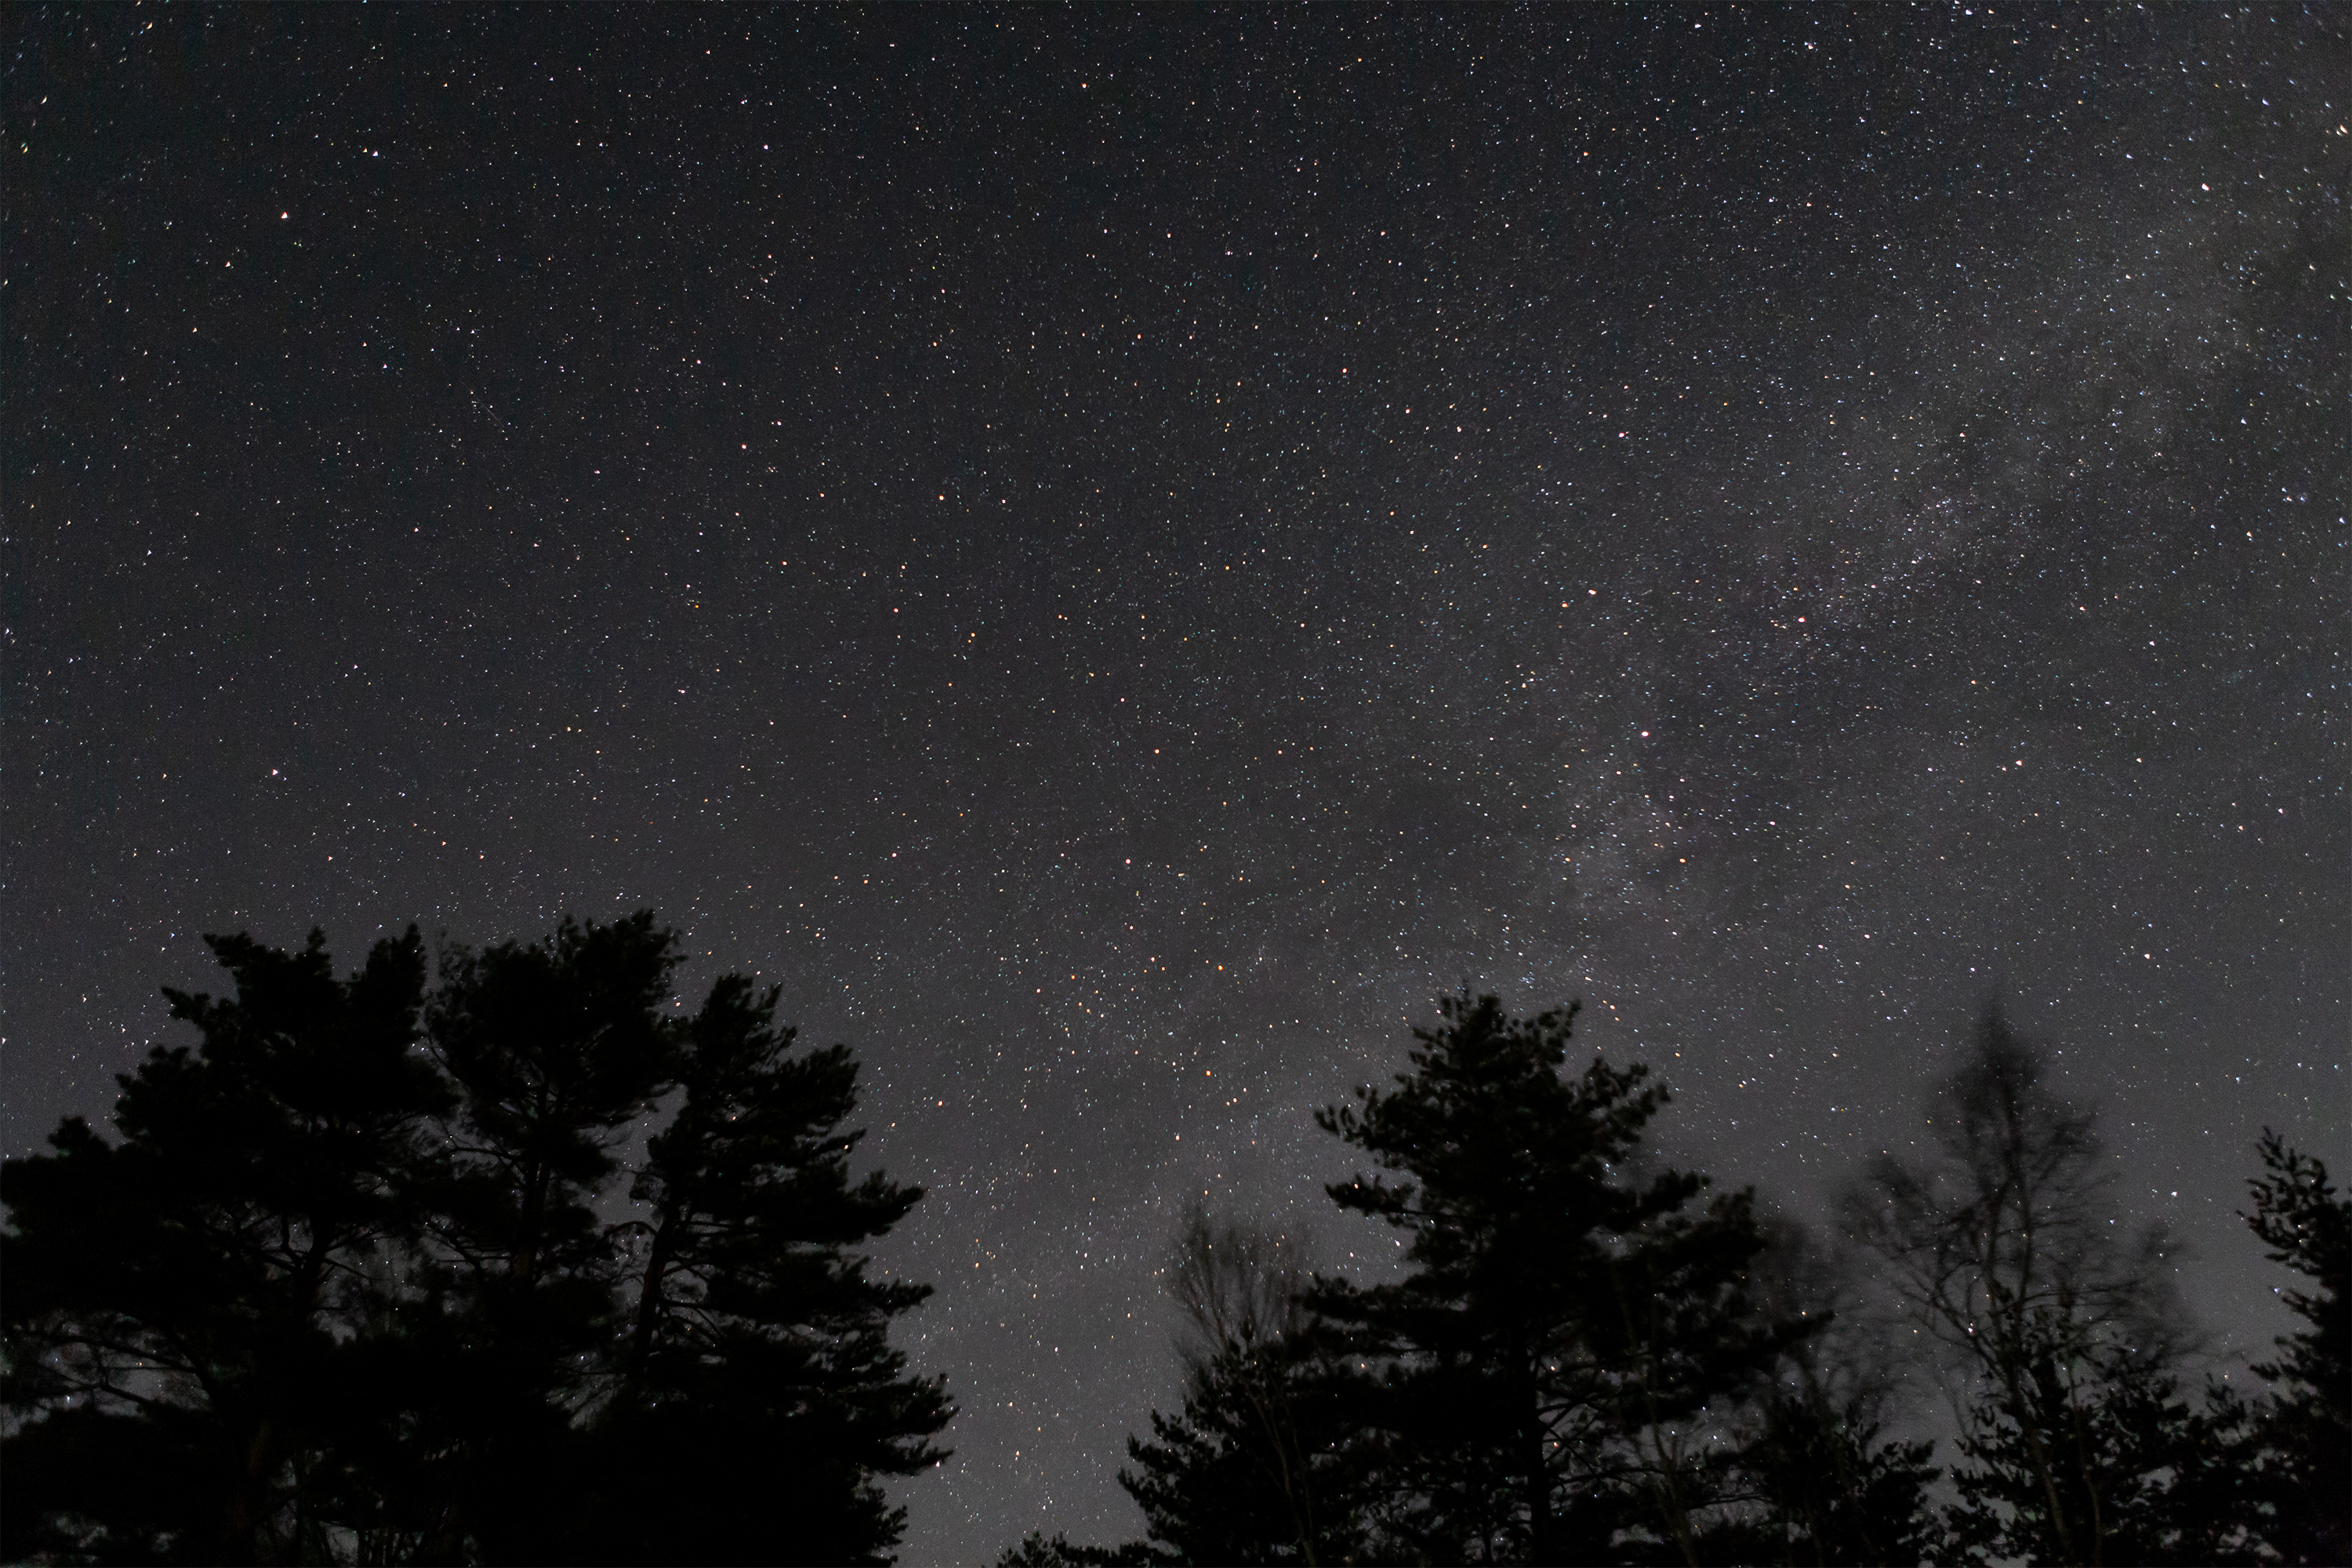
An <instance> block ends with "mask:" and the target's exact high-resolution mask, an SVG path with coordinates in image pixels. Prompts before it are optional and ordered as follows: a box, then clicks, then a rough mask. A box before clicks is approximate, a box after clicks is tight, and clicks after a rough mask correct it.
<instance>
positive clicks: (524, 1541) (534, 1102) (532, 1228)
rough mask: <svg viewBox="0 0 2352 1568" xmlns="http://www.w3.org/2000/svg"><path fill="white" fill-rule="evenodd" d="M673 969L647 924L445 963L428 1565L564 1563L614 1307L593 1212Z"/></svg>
mask: <svg viewBox="0 0 2352 1568" xmlns="http://www.w3.org/2000/svg"><path fill="white" fill-rule="evenodd" d="M678 959H679V954H678V952H677V939H676V937H675V936H674V935H673V934H672V933H671V932H669V931H666V930H663V929H662V928H660V927H659V926H657V925H656V924H655V921H654V917H653V915H652V913H651V912H650V911H640V912H639V913H636V914H634V915H631V916H628V917H626V918H625V919H623V920H619V921H614V922H613V923H612V924H610V925H598V924H595V923H593V922H588V923H582V922H577V921H571V920H566V921H563V922H562V925H560V926H559V927H558V928H557V930H556V931H555V933H554V934H553V936H552V937H551V938H550V939H548V940H546V941H544V942H529V943H524V942H499V943H496V944H493V945H491V946H489V947H486V948H484V949H482V950H481V951H479V952H472V951H468V950H466V949H463V948H453V949H451V950H449V951H448V952H446V953H445V954H444V955H443V959H442V966H441V967H442V973H441V983H440V985H439V987H438V988H437V990H436V993H435V994H434V996H433V998H432V1001H431V1004H430V1005H429V1006H428V1007H427V1009H426V1014H425V1021H426V1026H427V1028H428V1030H429V1033H430V1037H431V1041H432V1046H433V1049H434V1052H435V1054H436V1056H437V1057H438V1058H439V1059H440V1061H441V1064H442V1066H443V1067H444V1068H446V1070H447V1072H448V1075H449V1077H450V1079H453V1080H454V1082H455V1084H456V1086H457V1091H458V1096H459V1103H458V1110H457V1116H456V1119H455V1121H454V1123H453V1125H452V1126H451V1128H450V1138H451V1148H452V1152H453V1155H454V1162H453V1163H454V1169H453V1172H452V1174H451V1177H450V1179H449V1180H448V1181H447V1182H446V1184H445V1185H444V1188H443V1190H442V1192H441V1193H440V1194H438V1196H439V1200H440V1201H439V1203H438V1204H437V1205H436V1206H437V1209H438V1224H437V1227H436V1228H437V1233H438V1234H437V1240H438V1241H439V1243H440V1244H441V1245H440V1257H439V1262H440V1264H441V1268H440V1271H439V1276H438V1279H436V1284H437V1285H440V1286H441V1287H442V1289H443V1291H444V1297H445V1300H446V1303H447V1307H448V1315H447V1316H446V1317H445V1318H443V1319H442V1320H440V1321H436V1322H434V1323H431V1324H429V1325H425V1326H424V1327H423V1330H422V1332H423V1335H424V1337H425V1340H426V1342H429V1343H431V1344H433V1345H434V1346H435V1348H436V1350H437V1351H438V1352H440V1354H439V1356H438V1358H437V1360H436V1363H435V1365H434V1367H433V1368H432V1369H430V1370H431V1371H432V1373H434V1375H433V1379H432V1382H431V1383H430V1384H427V1385H424V1386H420V1387H419V1388H418V1390H417V1391H416V1392H417V1400H416V1404H417V1424H418V1426H420V1428H421V1429H422V1430H423V1431H425V1432H427V1433H430V1434H431V1435H432V1436H433V1437H434V1438H435V1439H436V1447H437V1448H438V1449H439V1451H441V1452H442V1453H443V1454H444V1455H445V1456H446V1458H449V1459H450V1460H452V1461H453V1463H452V1465H451V1468H450V1469H449V1472H448V1473H449V1475H450V1476H451V1478H452V1479H453V1480H454V1481H455V1483H456V1485H457V1505H456V1507H455V1509H454V1510H452V1511H451V1512H450V1513H449V1514H448V1515H447V1517H446V1519H445V1521H443V1525H442V1531H443V1533H442V1535H441V1537H440V1539H439V1540H437V1541H436V1542H435V1543H434V1544H433V1547H432V1550H434V1551H436V1552H440V1553H443V1554H446V1555H457V1554H459V1553H461V1552H467V1551H471V1552H479V1553H482V1554H484V1555H487V1556H488V1557H489V1558H491V1559H492V1560H494V1561H499V1562H521V1561H532V1560H536V1561H559V1560H562V1558H564V1557H565V1556H567V1555H569V1554H570V1551H571V1548H570V1544H569V1542H570V1541H571V1536H570V1534H569V1531H570V1530H571V1528H572V1526H573V1525H574V1524H576V1522H577V1521H579V1520H580V1519H581V1518H582V1517H583V1510H584V1509H585V1507H586V1505H587V1501H588V1500H587V1498H586V1496H585V1495H583V1493H582V1491H581V1486H582V1482H583V1478H584V1477H585V1475H586V1461H585V1457H584V1455H583V1453H582V1452H581V1451H580V1444H579V1434H578V1432H577V1430H576V1423H577V1419H578V1417H579V1416H580V1415H581V1414H582V1413H583V1411H584V1410H585V1409H586V1408H587V1407H588V1405H590V1404H591V1403H592V1402H593V1401H594V1400H595V1399H596V1398H597V1396H598V1395H599V1394H600V1393H602V1392H603V1391H604V1384H605V1383H606V1381H607V1380H608V1379H609V1375H610V1373H611V1370H612V1360H611V1353H610V1345H611V1343H612V1342H613V1340H614V1337H615V1336H616V1335H618V1334H619V1333H620V1332H621V1331H622V1325H623V1321H624V1318H623V1314H624V1311H625V1304H624V1301H623V1299H622V1295H621V1290H620V1286H621V1282H622V1281H621V1269H620V1267H619V1260H618V1259H617V1258H615V1257H614V1249H613V1247H612V1245H611V1242H610V1238H609V1237H608V1236H607V1233H606V1229H605V1226H604V1221H603V1219H602V1218H601V1217H600V1215H598V1213H597V1208H596V1205H597V1201H598V1198H599V1197H600V1195H601V1194H603V1193H604V1191H605V1189H606V1186H607V1184H609V1183H610V1182H611V1180H612V1179H613V1177H614V1174H615V1173H617V1172H618V1170H619V1165H618V1163H617V1162H616V1159H615V1153H614V1152H615V1150H617V1149H618V1148H619V1146H620V1145H621V1143H622V1142H623V1141H624V1140H625V1138H626V1136H627V1135H628V1132H629V1131H630V1130H631V1129H633V1128H634V1127H635V1124H636V1123H637V1122H638V1121H640V1120H641V1119H643V1118H645V1117H646V1116H647V1115H648V1114H649V1113H650V1112H651V1110H652V1109H653V1106H654V1102H655V1100H656V1099H657V1098H658V1097H659V1096H660V1095H661V1093H662V1092H663V1091H664V1090H665V1089H667V1088H668V1087H669V1086H670V1083H671V1081H672V1079H673V1076H674V1071H673V1069H674V1061H673V1050H672V1044H671V1040H670V1036H669V1030H668V1028H667V1021H666V1020H665V1019H664V1017H663V1014H664V1012H665V1011H666V1010H667V1004H668V1000H669V981H670V974H671V972H672V971H673V970H674V969H675V968H676V967H677V963H678Z"/></svg>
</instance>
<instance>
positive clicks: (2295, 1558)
mask: <svg viewBox="0 0 2352 1568" xmlns="http://www.w3.org/2000/svg"><path fill="white" fill-rule="evenodd" d="M2262 1159H2263V1174H2262V1175H2260V1176H2258V1177H2256V1178H2255V1179H2254V1180H2253V1181H2252V1182H2251V1183H2250V1184H2249V1185H2250V1187H2251V1189H2252V1195H2253V1200H2254V1212H2253V1213H2252V1214H2251V1215H2246V1216H2245V1218H2246V1224H2247V1226H2249V1227H2250V1228H2251V1229H2252V1231H2253V1233H2254V1234H2255V1235H2256V1236H2258V1237H2261V1238H2262V1240H2263V1244H2264V1245H2265V1246H2266V1247H2269V1248H2270V1256H2271V1260H2272V1261H2273V1262H2274V1263H2283V1264H2284V1265H2286V1266H2287V1267H2288V1268H2292V1269H2294V1271H2295V1272H2296V1273H2298V1274H2301V1275H2303V1276H2304V1277H2305V1278H2306V1279H2310V1280H2312V1281H2313V1282H2314V1283H2315V1286H2316V1289H2309V1290H2289V1291H2287V1292H2285V1297H2286V1304H2287V1307H2288V1309H2289V1310H2291V1311H2293V1312H2294V1314H2295V1316H2297V1317H2298V1318H2301V1319H2302V1320H2303V1321H2304V1323H2305V1327H2304V1328H2301V1329H2298V1330H2296V1331H2294V1333H2292V1334H2285V1335H2282V1336H2281V1337H2280V1339H2279V1341H2278V1345H2279V1349H2280V1351H2281V1352H2284V1353H2282V1354H2281V1355H2280V1356H2279V1358H2278V1359H2277V1360H2276V1361H2273V1362H2266V1363H2258V1364H2257V1365H2256V1366H2255V1367H2254V1371H2255V1373H2258V1374H2259V1375H2260V1376H2261V1377H2263V1380H2264V1381H2266V1382H2268V1383H2269V1384H2271V1387H2272V1394H2271V1397H2270V1399H2269V1400H2267V1401H2265V1402H2264V1403H2263V1405H2261V1406H2260V1407H2258V1408H2257V1410H2255V1411H2254V1412H2253V1413H2252V1423H2253V1432H2252V1438H2251V1441H2250V1442H2249V1444H2248V1445H2247V1450H2248V1451H2247V1452H2244V1453H2242V1456H2241V1458H2242V1460H2243V1461H2246V1469H2247V1470H2248V1471H2249V1472H2251V1477H2252V1480H2251V1486H2252V1490H2253V1492H2254V1495H2255V1498H2256V1500H2257V1502H2258V1504H2259V1508H2260V1513H2261V1515H2262V1518H2263V1522H2262V1524H2261V1527H2260V1532H2261V1534H2262V1536H2263V1541H2264V1542H2265V1543H2266V1544H2267V1545H2268V1547H2269V1548H2270V1550H2271V1551H2272V1552H2274V1553H2275V1554H2276V1560H2277V1561H2280V1562H2284V1563H2352V1199H2347V1198H2344V1197H2341V1196H2339V1195H2337V1194H2336V1188H2335V1186H2334V1184H2332V1183H2331V1182H2330V1181H2329V1180H2328V1175H2327V1167H2326V1164H2324V1163H2321V1162H2320V1161H2318V1160H2316V1159H2314V1158H2313V1157H2311V1156H2310V1155H2307V1154H2302V1153H2298V1152H2296V1151H2294V1150H2293V1149H2290V1148H2288V1147H2287V1146H2286V1145H2285V1144H2284V1142H2281V1141H2280V1139H2279V1136H2278V1134H2277V1133H2275V1132H2273V1131H2269V1130H2268V1129H2264V1131H2263V1140H2262Z"/></svg>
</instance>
